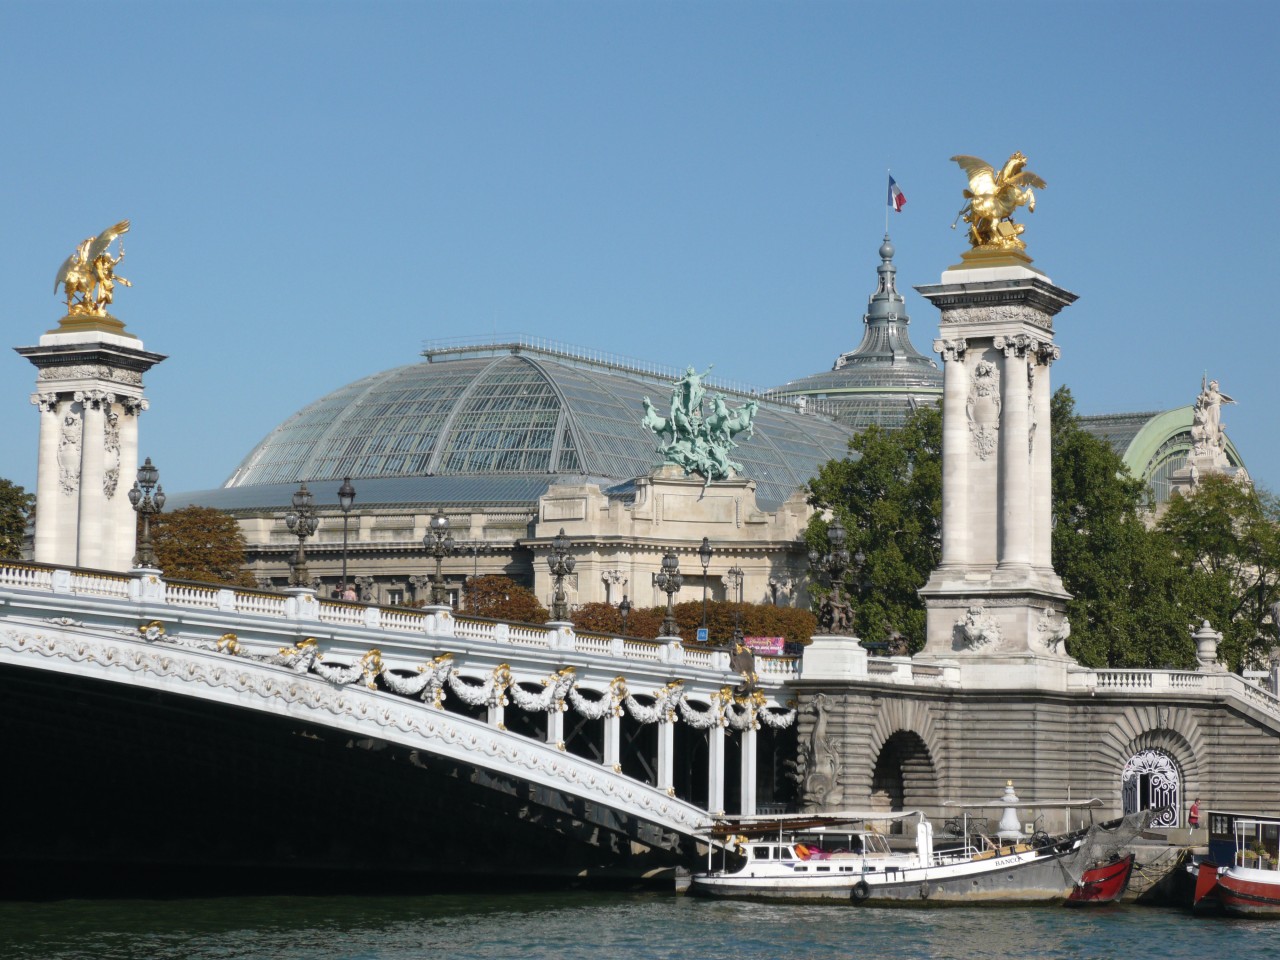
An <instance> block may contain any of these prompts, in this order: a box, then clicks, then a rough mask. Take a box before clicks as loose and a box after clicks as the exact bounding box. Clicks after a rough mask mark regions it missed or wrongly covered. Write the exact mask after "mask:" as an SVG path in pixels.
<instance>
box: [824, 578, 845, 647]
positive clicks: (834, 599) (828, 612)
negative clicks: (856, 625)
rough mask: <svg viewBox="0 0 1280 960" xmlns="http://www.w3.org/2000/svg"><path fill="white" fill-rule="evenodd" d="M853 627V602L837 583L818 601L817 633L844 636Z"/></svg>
mask: <svg viewBox="0 0 1280 960" xmlns="http://www.w3.org/2000/svg"><path fill="white" fill-rule="evenodd" d="M852 627H853V604H851V603H850V602H849V601H848V599H847V598H846V597H845V595H844V591H843V590H841V589H840V587H839V586H838V585H837V586H836V587H833V588H832V590H831V592H830V593H828V594H827V595H826V596H825V597H823V598H822V600H821V601H820V602H819V603H818V633H821V634H831V635H834V636H837V637H839V636H844V635H846V634H847V633H848V632H849V630H850V629H852Z"/></svg>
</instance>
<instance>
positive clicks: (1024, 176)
mask: <svg viewBox="0 0 1280 960" xmlns="http://www.w3.org/2000/svg"><path fill="white" fill-rule="evenodd" d="M1004 182H1005V183H1008V184H1012V185H1013V186H1015V187H1035V188H1036V189H1037V190H1043V189H1044V188H1045V187H1046V186H1048V184H1046V183H1045V182H1044V181H1043V180H1041V179H1040V178H1039V177H1037V176H1036V175H1035V174H1034V173H1032V172H1031V171H1030V170H1023V171H1022V172H1021V173H1018V174H1015V175H1014V176H1012V177H1009V178H1008V179H1007V180H1005V181H1004Z"/></svg>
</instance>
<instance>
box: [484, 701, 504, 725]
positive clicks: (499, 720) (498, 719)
mask: <svg viewBox="0 0 1280 960" xmlns="http://www.w3.org/2000/svg"><path fill="white" fill-rule="evenodd" d="M506 719H507V714H506V708H505V707H504V706H503V705H502V701H501V700H499V699H493V700H490V701H489V715H488V716H487V717H486V720H487V722H488V724H489V726H491V727H496V728H497V729H499V730H505V729H506V728H507V727H506Z"/></svg>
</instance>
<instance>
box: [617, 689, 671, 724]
mask: <svg viewBox="0 0 1280 960" xmlns="http://www.w3.org/2000/svg"><path fill="white" fill-rule="evenodd" d="M683 697H684V681H683V680H672V681H671V682H670V683H668V684H667V685H666V686H665V687H663V688H662V689H660V690H655V691H654V692H653V706H651V707H646V706H645V705H644V704H642V703H639V702H637V700H636V698H635V697H633V696H632V695H631V694H629V693H628V694H627V699H626V704H627V712H628V713H629V714H631V716H632V717H634V718H635V719H636V720H638V721H639V722H640V723H675V722H676V707H677V705H678V704H679V702H680V701H681V700H682V699H683Z"/></svg>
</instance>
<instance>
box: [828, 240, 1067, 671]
mask: <svg viewBox="0 0 1280 960" xmlns="http://www.w3.org/2000/svg"><path fill="white" fill-rule="evenodd" d="M1030 264H1031V261H1030V259H1029V258H1027V257H1025V256H1023V255H1021V254H1016V255H1015V254H1005V253H999V254H991V253H988V252H985V251H984V252H981V253H978V254H972V255H971V254H966V255H965V257H964V263H963V264H962V265H960V266H957V267H953V268H951V269H949V270H947V271H946V272H945V273H943V275H942V282H941V283H940V284H936V285H933V286H923V287H919V288H918V290H919V291H920V294H921V295H922V296H924V297H925V298H926V299H928V300H929V301H930V302H932V303H933V304H934V305H935V306H937V307H938V308H939V310H941V313H942V316H941V322H940V336H939V339H938V340H937V341H935V344H934V347H935V349H936V350H938V351H939V352H940V353H942V355H943V358H944V361H945V362H946V379H945V381H944V390H943V411H942V416H943V423H942V433H943V472H942V502H943V517H942V523H943V531H942V536H943V544H942V557H941V560H940V562H939V564H938V566H937V568H936V569H935V570H934V571H933V574H932V575H931V576H930V578H929V582H928V583H927V584H925V586H924V587H922V588H921V590H920V596H921V598H922V599H923V600H924V603H925V611H926V642H925V648H924V650H923V651H921V653H920V654H917V658H918V659H920V660H922V661H925V662H928V661H930V660H933V661H945V662H947V663H949V664H954V665H955V666H956V667H957V668H958V670H959V679H960V682H961V683H962V684H963V685H964V686H965V687H972V688H974V689H996V688H999V689H1008V688H1011V687H1014V688H1016V687H1020V686H1027V687H1032V688H1040V687H1045V688H1055V689H1057V688H1060V687H1062V686H1063V685H1064V684H1065V683H1066V670H1067V668H1068V666H1069V665H1070V664H1071V659H1070V657H1069V656H1068V655H1067V654H1066V653H1065V652H1064V651H1063V650H1062V649H1061V648H1060V647H1059V646H1058V645H1056V644H1055V643H1053V642H1051V641H1050V640H1049V639H1048V635H1047V627H1046V626H1045V624H1047V623H1049V622H1050V621H1052V622H1053V623H1057V622H1058V620H1059V618H1060V616H1061V614H1062V611H1063V609H1064V607H1065V603H1066V600H1067V599H1068V594H1067V592H1066V590H1065V589H1064V588H1063V586H1062V581H1061V580H1060V579H1059V578H1058V576H1057V575H1056V574H1055V573H1054V571H1053V568H1052V562H1051V554H1050V539H1049V520H1050V511H1049V505H1050V498H1051V496H1052V485H1051V482H1050V481H1051V477H1050V460H1049V454H1050V439H1049V432H1050V424H1049V397H1050V394H1051V385H1050V380H1049V375H1048V374H1049V367H1048V366H1047V365H1046V363H1045V360H1046V359H1048V358H1051V357H1052V356H1053V355H1054V353H1055V351H1056V347H1054V345H1053V325H1054V318H1055V317H1056V316H1057V314H1058V313H1059V312H1060V311H1061V310H1062V309H1063V307H1065V306H1067V305H1068V304H1070V303H1072V302H1074V301H1075V299H1076V298H1075V295H1074V294H1072V293H1070V292H1068V291H1066V290H1063V289H1062V288H1061V287H1057V286H1055V285H1054V284H1053V282H1052V281H1051V280H1050V279H1049V278H1048V277H1046V276H1045V275H1044V274H1043V273H1041V272H1040V271H1039V270H1036V269H1034V268H1032V267H1031V265H1030ZM961 348H963V350H962V349H961ZM1032 363H1034V364H1035V368H1034V375H1033V373H1032V368H1031V366H1029V364H1032ZM955 526H959V527H960V528H961V529H960V531H959V532H958V533H957V532H956V531H955V530H954V529H953V528H954V527H955ZM1046 611H1049V612H1048V613H1046ZM806 659H807V654H806Z"/></svg>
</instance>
